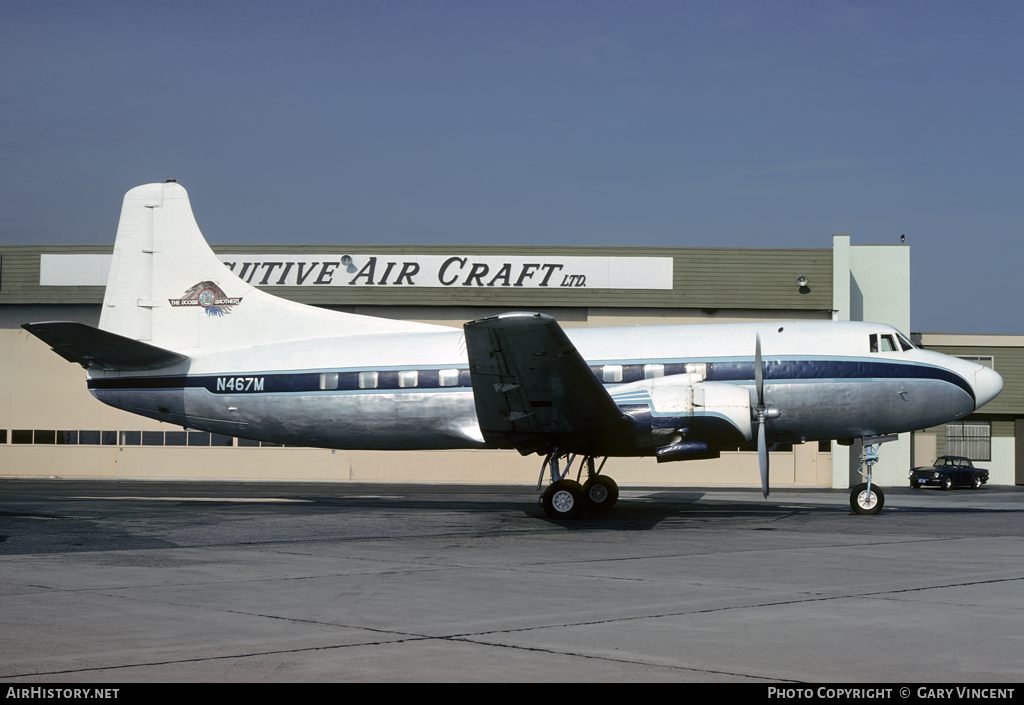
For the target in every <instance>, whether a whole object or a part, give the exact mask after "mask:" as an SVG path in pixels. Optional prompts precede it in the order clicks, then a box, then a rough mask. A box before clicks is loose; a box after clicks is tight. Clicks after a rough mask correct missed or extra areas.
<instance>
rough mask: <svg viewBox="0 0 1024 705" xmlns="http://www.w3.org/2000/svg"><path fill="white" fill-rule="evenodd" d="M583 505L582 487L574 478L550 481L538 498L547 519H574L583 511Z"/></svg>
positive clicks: (584, 503)
mask: <svg viewBox="0 0 1024 705" xmlns="http://www.w3.org/2000/svg"><path fill="white" fill-rule="evenodd" d="M585 505H586V502H585V501H584V495H583V487H582V486H580V483H578V482H576V481H575V480H559V481H558V482H553V483H551V484H550V485H549V486H548V488H547V489H546V490H544V495H543V496H542V497H541V500H540V506H542V507H543V508H544V513H545V514H547V515H548V518H549V519H575V518H577V517H578V516H579V515H580V514H582V513H583V510H584V509H585Z"/></svg>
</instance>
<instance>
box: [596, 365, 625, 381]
mask: <svg viewBox="0 0 1024 705" xmlns="http://www.w3.org/2000/svg"><path fill="white" fill-rule="evenodd" d="M601 377H602V379H603V380H604V381H605V382H621V381H622V365H605V366H604V367H603V368H602V371H601Z"/></svg>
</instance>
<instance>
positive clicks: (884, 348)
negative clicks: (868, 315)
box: [869, 333, 910, 353]
mask: <svg viewBox="0 0 1024 705" xmlns="http://www.w3.org/2000/svg"><path fill="white" fill-rule="evenodd" d="M869 345H870V348H869V349H870V350H871V352H873V353H876V352H884V353H885V352H899V351H900V349H899V348H898V347H896V338H894V337H893V336H892V334H890V333H883V334H879V333H872V334H871V336H870V339H869ZM903 349H904V350H909V349H910V348H907V347H906V346H904V347H903Z"/></svg>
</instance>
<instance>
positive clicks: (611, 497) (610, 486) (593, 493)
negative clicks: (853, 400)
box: [583, 475, 619, 509]
mask: <svg viewBox="0 0 1024 705" xmlns="http://www.w3.org/2000/svg"><path fill="white" fill-rule="evenodd" d="M583 497H584V499H585V501H586V503H587V504H589V505H590V507H591V508H592V509H611V508H612V507H613V506H615V503H616V502H618V501H619V486H618V485H616V484H615V480H613V479H612V478H610V477H607V476H605V475H594V476H593V477H592V478H590V479H589V480H587V481H586V483H585V484H584V485H583Z"/></svg>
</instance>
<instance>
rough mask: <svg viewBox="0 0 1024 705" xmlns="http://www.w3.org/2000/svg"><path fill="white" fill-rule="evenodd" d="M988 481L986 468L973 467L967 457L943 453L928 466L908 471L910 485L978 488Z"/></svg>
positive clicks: (945, 488) (948, 488)
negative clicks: (933, 463)
mask: <svg viewBox="0 0 1024 705" xmlns="http://www.w3.org/2000/svg"><path fill="white" fill-rule="evenodd" d="M986 482H988V470H984V469H982V468H976V467H974V463H972V462H971V461H970V459H968V458H961V457H960V456H958V455H943V456H942V457H941V458H939V459H938V460H936V461H935V465H933V466H932V467H930V468H927V467H926V468H914V469H913V470H911V471H910V486H911V487H941V488H942V489H944V490H951V489H953V488H954V487H971V488H973V489H976V490H980V489H981V486H982V485H984V484H985V483H986Z"/></svg>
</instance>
